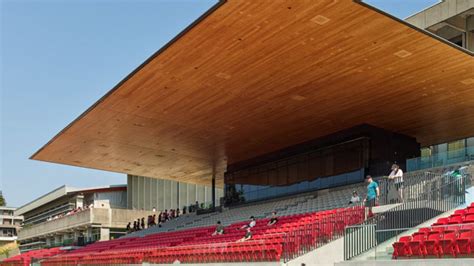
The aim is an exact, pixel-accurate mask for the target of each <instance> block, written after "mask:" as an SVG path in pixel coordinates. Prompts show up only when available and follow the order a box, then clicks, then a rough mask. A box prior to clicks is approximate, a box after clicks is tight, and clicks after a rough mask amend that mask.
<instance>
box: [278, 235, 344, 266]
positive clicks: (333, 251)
mask: <svg viewBox="0 0 474 266" xmlns="http://www.w3.org/2000/svg"><path fill="white" fill-rule="evenodd" d="M343 260H344V238H343V237H341V238H339V239H337V240H335V241H333V242H330V243H329V244H327V245H324V246H322V247H320V248H317V249H315V250H313V251H311V252H309V253H306V254H305V255H303V256H300V257H298V258H296V259H294V260H291V261H289V262H288V263H287V264H286V265H288V266H301V265H302V264H303V263H304V264H305V265H306V266H333V265H334V263H335V262H341V261H343Z"/></svg>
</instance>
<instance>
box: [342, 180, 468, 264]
mask: <svg viewBox="0 0 474 266" xmlns="http://www.w3.org/2000/svg"><path fill="white" fill-rule="evenodd" d="M429 176H430V175H429ZM468 179H469V178H468V177H467V176H441V175H438V176H432V178H431V179H426V180H423V179H422V178H420V179H419V180H418V181H413V183H412V184H411V186H412V187H407V189H408V191H405V192H404V193H406V197H404V202H403V203H401V204H400V205H398V206H396V207H394V208H392V209H390V210H388V211H386V212H384V213H382V214H378V215H376V216H374V217H372V218H371V219H368V220H366V221H365V222H364V223H363V224H362V225H356V226H349V227H347V228H346V229H345V233H344V260H350V259H352V258H354V257H356V256H358V255H360V254H362V253H364V252H366V251H368V250H370V249H372V248H374V247H376V246H377V245H378V244H380V243H382V242H384V241H387V240H388V239H391V238H393V237H394V236H396V235H397V234H398V233H400V230H401V229H403V228H412V227H414V226H416V225H419V224H421V223H423V222H425V221H427V220H429V219H432V218H434V217H436V216H438V215H440V214H442V213H444V212H446V211H449V210H451V209H453V208H456V207H457V206H459V205H461V204H463V203H465V201H466V198H465V196H466V195H465V190H466V184H467V182H468ZM387 229H390V230H387ZM392 229H398V230H392ZM376 232H377V233H376Z"/></svg>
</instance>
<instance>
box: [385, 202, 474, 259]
mask: <svg viewBox="0 0 474 266" xmlns="http://www.w3.org/2000/svg"><path fill="white" fill-rule="evenodd" d="M393 249H394V251H393V254H392V258H393V259H400V258H412V257H415V258H425V257H438V258H441V257H446V256H448V257H460V256H471V255H474V203H472V204H471V205H470V206H469V207H467V208H466V209H462V210H456V211H455V212H454V214H452V215H450V216H449V217H446V218H439V219H438V220H437V221H436V222H435V223H433V224H432V226H431V227H427V228H420V229H419V230H418V231H417V232H415V233H413V234H412V235H411V236H403V237H401V238H400V239H399V240H398V241H397V242H395V243H393Z"/></svg>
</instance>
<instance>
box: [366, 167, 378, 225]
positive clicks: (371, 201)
mask: <svg viewBox="0 0 474 266" xmlns="http://www.w3.org/2000/svg"><path fill="white" fill-rule="evenodd" d="M365 179H366V181H367V183H369V184H368V185H367V197H366V198H365V200H364V203H365V207H367V211H368V212H367V214H366V219H367V218H370V217H372V216H374V214H373V212H372V207H374V206H375V204H376V202H377V199H378V197H380V189H379V185H378V184H377V182H375V181H374V180H373V179H372V176H370V175H368V176H366V177H365Z"/></svg>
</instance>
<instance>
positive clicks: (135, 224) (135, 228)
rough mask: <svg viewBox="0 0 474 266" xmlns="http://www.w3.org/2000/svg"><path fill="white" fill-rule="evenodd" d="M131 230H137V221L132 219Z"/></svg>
mask: <svg viewBox="0 0 474 266" xmlns="http://www.w3.org/2000/svg"><path fill="white" fill-rule="evenodd" d="M133 231H138V225H137V221H133Z"/></svg>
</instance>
